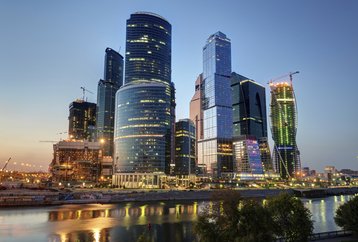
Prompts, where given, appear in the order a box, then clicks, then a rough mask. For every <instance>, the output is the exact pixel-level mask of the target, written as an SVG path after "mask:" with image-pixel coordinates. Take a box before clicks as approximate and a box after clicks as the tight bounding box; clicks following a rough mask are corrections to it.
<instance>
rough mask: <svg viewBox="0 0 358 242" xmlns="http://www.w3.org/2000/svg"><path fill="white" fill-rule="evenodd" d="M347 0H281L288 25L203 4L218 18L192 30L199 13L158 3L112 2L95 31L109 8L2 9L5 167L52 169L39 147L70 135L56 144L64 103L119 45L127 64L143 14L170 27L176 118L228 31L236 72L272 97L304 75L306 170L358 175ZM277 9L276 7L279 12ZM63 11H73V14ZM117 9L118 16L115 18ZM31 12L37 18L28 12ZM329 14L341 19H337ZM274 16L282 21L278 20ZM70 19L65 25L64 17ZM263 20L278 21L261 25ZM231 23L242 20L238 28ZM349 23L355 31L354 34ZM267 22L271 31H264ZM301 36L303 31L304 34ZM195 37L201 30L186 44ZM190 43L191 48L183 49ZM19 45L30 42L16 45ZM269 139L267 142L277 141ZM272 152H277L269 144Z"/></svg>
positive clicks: (185, 110) (47, 149)
mask: <svg viewBox="0 0 358 242" xmlns="http://www.w3.org/2000/svg"><path fill="white" fill-rule="evenodd" d="M198 2H201V3H203V1H198ZM227 2H228V5H230V4H232V5H233V6H237V8H236V9H239V8H243V9H244V10H246V11H247V12H251V11H253V10H254V9H255V6H254V5H255V4H253V5H250V4H247V3H242V2H239V3H236V2H235V1H227ZM347 2H348V3H351V4H346V5H343V6H342V4H337V2H328V4H325V5H323V1H322V2H318V3H308V1H306V2H304V3H303V4H298V3H290V4H288V3H284V2H283V1H275V3H281V4H280V6H282V7H283V9H284V10H288V9H289V10H290V12H291V14H292V15H293V16H289V17H292V19H291V18H289V19H285V17H288V15H287V14H288V13H285V12H284V10H282V9H281V8H277V9H275V8H274V6H269V5H270V4H268V5H267V4H262V5H260V6H259V7H258V10H259V11H258V13H257V14H258V16H259V15H260V14H262V15H264V16H260V19H261V20H257V19H256V20H254V19H250V18H247V17H248V16H250V14H248V13H245V11H240V14H241V15H242V16H238V15H239V14H238V13H239V12H238V11H236V14H237V15H236V14H235V12H234V10H231V9H230V8H229V7H227V6H226V7H225V6H203V8H204V10H207V13H208V15H210V14H213V13H215V11H219V12H220V16H221V17H222V18H221V19H216V22H213V20H209V18H208V17H204V18H203V20H200V19H195V22H193V23H194V24H189V23H190V21H189V20H190V19H191V20H193V19H194V16H195V14H192V13H189V16H185V18H184V17H183V16H181V15H180V14H179V13H176V11H175V10H176V9H177V8H178V9H179V10H184V8H183V7H182V6H180V4H178V3H175V4H173V5H169V4H167V5H165V4H164V6H161V5H160V4H159V3H160V1H158V2H157V3H158V4H154V3H152V4H149V3H145V2H143V1H136V2H135V3H133V4H128V5H126V6H127V7H128V8H125V10H123V9H122V8H121V6H120V4H118V3H115V2H111V4H110V5H111V7H110V8H108V6H106V7H107V8H108V10H110V11H105V12H106V15H104V16H103V17H99V18H96V20H98V23H95V22H93V21H94V20H91V19H90V17H92V18H93V16H95V15H94V13H96V11H97V9H96V6H97V8H98V7H99V6H103V7H105V4H103V5H101V4H99V3H94V2H91V3H90V4H88V5H89V6H81V4H78V3H77V4H76V3H74V4H69V3H67V4H66V3H63V4H62V5H59V4H52V5H51V4H46V3H45V2H42V5H41V6H40V5H39V6H37V7H39V8H38V9H35V7H33V6H35V5H36V4H30V3H25V4H23V5H16V4H15V3H4V2H2V3H1V4H0V6H1V7H0V13H1V14H0V16H1V17H0V20H1V24H0V27H1V29H2V32H3V33H2V35H3V36H4V37H5V38H4V39H3V40H2V41H1V42H0V43H1V44H0V51H1V53H4V54H2V55H1V56H0V80H1V84H2V90H3V95H2V96H1V98H0V103H1V106H0V108H1V109H0V110H1V113H3V114H4V116H2V118H1V119H0V127H2V128H1V131H0V136H1V137H0V138H1V139H0V140H1V141H0V147H1V148H0V151H1V152H0V162H2V161H3V160H4V161H5V160H7V158H8V157H13V160H14V161H15V162H18V163H22V162H26V163H32V164H35V165H38V166H40V165H42V166H47V165H48V164H49V163H50V161H51V158H52V145H51V144H46V143H39V141H40V140H58V139H59V138H65V135H63V136H62V137H59V136H58V135H57V134H58V133H63V132H64V131H67V124H68V122H67V116H68V103H70V102H72V101H73V100H74V99H76V98H80V97H81V96H82V91H81V90H80V87H81V86H85V87H86V88H88V89H89V90H91V91H93V92H95V90H96V86H97V82H98V80H99V78H101V77H102V75H103V51H104V49H105V48H107V47H109V48H113V49H114V50H116V51H118V50H119V46H121V50H120V52H119V53H120V54H121V55H122V56H124V51H125V27H126V24H125V21H126V19H128V18H129V16H130V14H132V13H134V12H137V11H142V10H143V11H150V12H154V13H157V14H160V15H161V16H163V17H165V18H167V19H168V20H169V21H170V22H171V24H172V26H173V35H172V38H173V50H172V58H173V59H172V62H173V65H172V69H173V74H172V81H173V82H175V84H176V89H177V93H176V102H177V110H176V116H177V120H179V119H183V118H189V102H190V99H191V97H192V95H193V94H194V90H195V80H196V77H197V76H198V75H199V74H200V73H201V72H202V61H201V58H202V54H201V52H202V46H203V45H204V43H205V40H206V39H207V37H208V36H209V35H210V34H212V33H214V32H217V31H223V32H224V33H225V34H227V35H228V36H229V38H230V39H231V43H232V62H233V65H232V70H233V71H235V72H238V73H240V74H243V75H245V76H246V75H247V76H250V77H252V78H253V79H254V80H256V81H257V82H258V83H259V84H261V85H264V86H265V88H266V98H267V99H268V98H269V87H268V85H267V84H266V83H267V82H268V81H269V80H270V79H273V78H275V77H276V76H280V75H281V74H285V73H288V72H289V71H296V70H299V71H301V74H299V75H297V76H295V78H294V83H293V85H294V88H295V92H296V95H297V102H298V110H299V117H298V134H297V143H298V146H299V147H300V151H301V162H302V167H304V166H309V167H311V168H313V169H320V170H322V169H323V167H324V166H325V165H335V166H336V167H338V168H339V169H342V168H352V169H358V165H357V163H358V161H357V155H358V152H357V151H356V150H355V147H354V144H355V143H354V142H355V139H354V138H355V137H356V136H357V135H358V134H357V133H358V129H356V128H355V120H357V118H358V117H357V116H358V115H357V112H355V102H354V101H355V99H354V90H357V87H358V86H357V85H358V84H357V83H356V82H354V77H355V75H354V74H353V73H354V64H357V56H358V53H357V49H354V43H356V42H357V39H358V33H357V28H354V23H353V20H354V17H355V16H354V14H355V11H354V10H357V6H358V5H357V4H356V3H353V1H352V2H349V1H347ZM127 3H129V2H127ZM319 3H321V4H319ZM325 3H326V2H325ZM38 4H39V3H38ZM2 5H3V6H2ZM32 5H33V6H32ZM199 5H200V4H193V6H192V8H193V10H197V11H198V10H199V9H200V8H199V7H200V6H199ZM273 5H275V6H276V7H277V5H278V4H273ZM67 7H71V8H70V10H72V11H73V12H71V11H68V12H67V10H68V9H67ZM80 7H83V8H84V9H83V10H82V11H81V18H79V19H76V13H75V12H76V10H79V8H80ZM113 8H116V9H117V10H118V11H119V10H121V12H120V13H117V14H115V11H114V10H113ZM265 8H266V9H265ZM15 10H16V11H15ZM28 10H33V11H32V12H31V11H30V13H29V12H28ZM45 10H48V11H45ZM57 10H58V11H57ZM265 10H267V11H265ZM314 10H316V12H315V11H314ZM56 11H57V12H56ZM225 11H227V12H225ZM333 11H335V14H336V15H335V16H336V19H334V20H331V19H329V17H331V14H332V13H333ZM178 12H180V11H178ZM193 12H195V11H193ZM224 12H225V13H226V14H227V16H225V15H224ZM31 13H32V14H33V15H31ZM278 13H279V14H280V17H282V18H283V19H285V21H281V20H280V19H279V17H277V16H275V14H278ZM15 14H21V16H22V18H18V19H17V18H15V20H14V21H12V22H11V23H9V21H5V19H14V17H16V16H15ZM343 14H344V15H343ZM67 15H68V16H67ZM255 15H256V14H255ZM255 15H253V16H252V18H255ZM282 15H283V16H282ZM19 16H20V15H19ZM50 16H51V17H50ZM65 16H67V17H69V18H68V19H65ZM101 16H102V15H101ZM299 16H301V17H302V18H303V16H305V19H301V21H302V23H301V22H300V20H297V19H296V20H295V19H294V18H295V17H299ZM11 17H12V18H11ZM245 17H246V19H245ZM265 17H272V19H270V18H269V20H268V23H265ZM43 18H45V19H46V20H47V22H46V21H43ZM355 18H356V17H355ZM61 20H62V21H64V22H63V23H61ZM99 20H100V21H99ZM232 20H234V22H236V23H235V24H234V25H233V24H232ZM245 20H246V21H245ZM349 20H352V22H350V21H349ZM26 21H27V22H26ZM71 21H72V22H71ZM205 21H206V22H205ZM325 21H326V22H325ZM283 22H286V23H283ZM329 23H330V24H329ZM347 23H350V24H351V27H352V28H348V27H349V26H347ZM71 24H72V26H71ZM91 24H95V26H90V25H91ZM195 24H198V26H200V28H198V27H195ZM236 24H237V26H236ZM266 24H267V25H266ZM271 24H273V27H271V28H268V29H265V26H266V27H269V26H270V25H271ZM53 25H55V28H53V27H54V26H53ZM326 25H328V26H329V27H332V28H333V30H334V31H335V32H334V33H335V35H331V34H332V33H331V32H330V31H329V30H332V29H326ZM82 28H83V29H82ZM327 28H328V27H327ZM55 29H56V30H55ZM297 29H298V30H301V31H302V30H305V31H303V34H302V35H300V34H298V31H297ZM79 30H82V31H83V32H81V31H79ZM193 31H197V32H194V35H193V37H192V38H188V35H189V36H190V34H193ZM269 31H271V33H270V32H269ZM187 32H188V33H187ZM81 34H82V35H83V36H81ZM295 34H296V36H295ZM344 37H345V38H344ZM91 38H92V39H91ZM296 38H297V39H296ZM187 39H190V41H185V40H187ZM21 40H23V41H24V42H23V43H22V42H18V41H21ZM27 40H29V41H27ZM86 40H87V42H86ZM183 50H188V51H183ZM19 56H20V57H22V58H23V59H21V61H20V62H19V63H21V64H23V65H24V66H21V68H20V71H19V70H17V71H15V69H13V68H14V67H13V66H16V65H15V64H16V63H18V62H17V61H19ZM14 57H15V58H14ZM16 57H17V58H16ZM69 60H71V61H69ZM342 63H344V64H342ZM341 80H344V81H347V84H348V85H347V86H342V87H345V88H344V92H343V91H342V92H340V90H337V85H336V84H335V83H339V81H341ZM17 85H21V86H17ZM348 87H349V88H348ZM15 91H16V92H15ZM87 96H88V98H89V100H88V101H90V102H96V95H92V96H91V95H90V94H88V95H87ZM267 103H269V102H267ZM27 105H29V106H28V107H27ZM30 105H31V106H33V108H30V107H31V106H30ZM322 110H324V112H322ZM332 110H333V111H332ZM266 111H267V112H268V111H269V110H266ZM44 114H46V115H44ZM268 136H269V138H270V139H271V134H268ZM270 147H271V149H272V147H273V145H272V141H271V144H270ZM9 167H10V169H11V167H13V166H11V165H9Z"/></svg>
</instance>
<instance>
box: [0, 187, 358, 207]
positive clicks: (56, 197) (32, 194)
mask: <svg viewBox="0 0 358 242" xmlns="http://www.w3.org/2000/svg"><path fill="white" fill-rule="evenodd" d="M215 191H223V190H216V189H209V190H126V189H124V190H123V189H112V190H107V189H106V190H104V189H88V190H82V189H77V190H73V191H72V190H68V191H57V192H56V191H36V190H26V189H21V190H20V189H19V190H4V191H0V207H17V206H47V205H64V204H90V203H98V204H112V203H122V202H152V201H185V200H187V201H193V200H195V201H200V200H212V197H213V194H214V192H215ZM235 191H237V192H238V193H239V194H240V196H241V197H243V198H253V199H265V198H269V197H273V196H277V195H278V194H280V193H288V194H292V195H295V196H299V197H310V196H309V195H307V194H314V196H311V197H317V195H319V196H318V197H326V196H334V195H352V194H357V193H358V187H351V188H326V189H305V190H297V189H236V190H235Z"/></svg>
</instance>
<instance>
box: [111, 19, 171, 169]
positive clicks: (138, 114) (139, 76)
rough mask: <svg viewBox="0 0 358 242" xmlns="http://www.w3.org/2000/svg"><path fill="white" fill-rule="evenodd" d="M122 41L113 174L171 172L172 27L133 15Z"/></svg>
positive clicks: (164, 22)
mask: <svg viewBox="0 0 358 242" xmlns="http://www.w3.org/2000/svg"><path fill="white" fill-rule="evenodd" d="M126 41H127V42H126V60H125V63H126V64H125V85H124V86H123V87H121V88H120V89H119V90H118V92H117V94H116V114H115V135H114V162H115V171H116V172H121V173H132V172H138V173H147V172H166V173H169V170H170V169H169V168H170V164H171V163H173V162H174V149H175V146H174V129H175V89H174V84H173V83H172V82H171V25H170V24H169V22H168V21H167V20H165V19H164V18H163V17H161V16H159V15H156V14H153V13H147V12H137V13H134V14H131V16H130V19H128V20H127V40H126Z"/></svg>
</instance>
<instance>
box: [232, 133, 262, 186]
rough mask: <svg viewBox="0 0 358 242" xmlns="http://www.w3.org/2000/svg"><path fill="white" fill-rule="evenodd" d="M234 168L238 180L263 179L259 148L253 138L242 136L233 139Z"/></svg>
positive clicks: (255, 139)
mask: <svg viewBox="0 0 358 242" xmlns="http://www.w3.org/2000/svg"><path fill="white" fill-rule="evenodd" d="M233 154H234V168H235V170H236V171H237V174H238V175H237V178H238V179H240V180H260V179H263V178H264V170H263V166H262V161H261V155H260V147H259V143H258V141H257V138H256V137H255V136H249V135H243V136H239V137H235V138H234V139H233Z"/></svg>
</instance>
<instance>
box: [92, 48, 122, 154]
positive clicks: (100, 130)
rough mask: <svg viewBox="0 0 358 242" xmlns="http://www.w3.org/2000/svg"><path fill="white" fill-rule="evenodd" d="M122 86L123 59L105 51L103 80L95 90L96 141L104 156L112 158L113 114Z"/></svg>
mask: <svg viewBox="0 0 358 242" xmlns="http://www.w3.org/2000/svg"><path fill="white" fill-rule="evenodd" d="M122 85H123V57H122V56H121V55H120V54H119V53H118V52H116V51H114V50H112V49H111V48H107V49H106V56H105V60H104V79H103V80H100V81H99V82H98V88H97V118H96V121H97V140H98V141H99V142H100V143H101V145H102V147H103V155H104V156H113V135H114V112H115V98H116V92H117V91H118V89H119V88H120V87H121V86H122Z"/></svg>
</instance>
